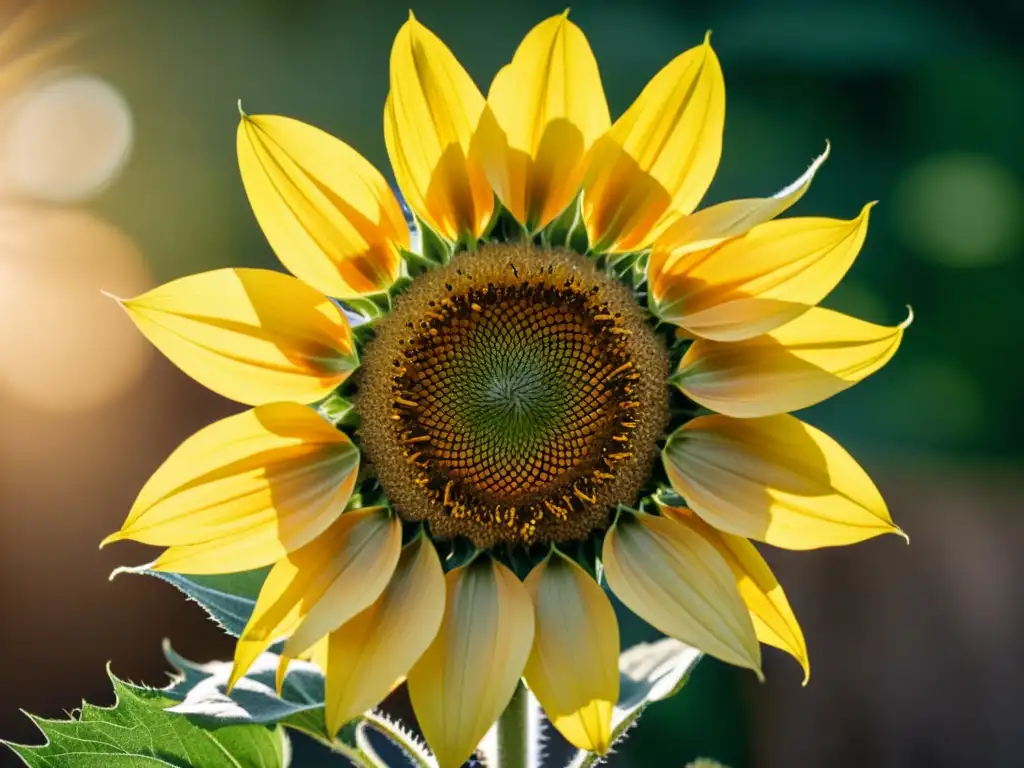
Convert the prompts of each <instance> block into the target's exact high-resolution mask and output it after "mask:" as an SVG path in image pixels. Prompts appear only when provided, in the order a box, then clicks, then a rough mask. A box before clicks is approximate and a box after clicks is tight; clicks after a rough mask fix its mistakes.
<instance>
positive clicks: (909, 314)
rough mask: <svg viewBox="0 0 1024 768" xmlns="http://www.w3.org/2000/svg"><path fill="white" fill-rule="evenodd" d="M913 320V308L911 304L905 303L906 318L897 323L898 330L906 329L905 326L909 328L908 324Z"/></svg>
mask: <svg viewBox="0 0 1024 768" xmlns="http://www.w3.org/2000/svg"><path fill="white" fill-rule="evenodd" d="M913 322H914V308H913V307H912V306H910V305H909V304H907V319H906V320H904V321H903V322H902V323H900V324H899V328H900V330H901V331H905V330H907V328H909V327H910V324H911V323H913Z"/></svg>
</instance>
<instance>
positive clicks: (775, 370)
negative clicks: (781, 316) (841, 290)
mask: <svg viewBox="0 0 1024 768" xmlns="http://www.w3.org/2000/svg"><path fill="white" fill-rule="evenodd" d="M904 327H905V326H904V325H902V324H901V325H898V326H895V327H888V326H883V325H875V324H874V323H868V322H865V321H863V320H858V319H857V318H854V317H850V316H849V315H844V314H842V313H841V312H835V311H833V310H831V309H822V308H820V307H812V308H811V309H809V310H807V311H806V312H805V313H804V314H802V315H801V316H800V317H799V318H797V319H796V320H793V321H792V322H790V323H787V324H786V325H783V326H782V327H780V328H777V329H775V330H774V331H772V332H771V333H767V334H764V335H762V336H755V337H754V338H752V339H746V340H745V341H738V342H731V343H730V342H720V341H708V340H706V339H697V340H696V341H695V342H694V343H693V344H692V345H691V346H690V348H689V349H688V350H687V351H686V354H685V355H684V356H683V359H682V360H681V361H680V363H679V370H678V371H677V372H676V374H675V375H674V376H673V377H672V382H673V383H674V384H675V385H676V386H678V387H679V389H680V390H682V392H683V393H684V394H685V395H686V396H687V397H689V398H690V399H692V400H694V401H696V402H697V403H700V404H701V405H703V406H704V407H705V408H710V409H711V410H713V411H718V412H719V413H724V414H725V415H726V416H735V417H737V418H752V417H757V416H772V415H775V414H777V413H787V412H789V411H795V410H799V409H800V408H806V407H808V406H811V405H814V404H815V403H820V402H821V401H822V400H825V399H827V398H829V397H832V395H835V394H838V393H839V392H842V391H843V390H844V389H848V388H849V387H852V386H853V385H854V384H856V383H857V382H858V381H860V380H861V379H864V378H867V377H868V376H870V375H871V374H872V373H874V372H875V371H877V370H878V369H880V368H881V367H882V366H883V365H885V364H886V363H887V362H888V361H889V359H890V358H891V357H892V356H893V355H894V354H896V349H897V348H898V347H899V345H900V340H901V339H902V338H903V329H904Z"/></svg>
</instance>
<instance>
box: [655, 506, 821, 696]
mask: <svg viewBox="0 0 1024 768" xmlns="http://www.w3.org/2000/svg"><path fill="white" fill-rule="evenodd" d="M661 511H662V514H664V515H665V516H666V517H667V518H668V519H670V520H675V521H677V522H678V523H680V524H681V525H685V526H687V527H688V528H690V529H691V530H693V531H696V532H697V533H699V534H700V535H701V536H703V537H704V538H705V539H707V540H708V541H709V542H710V543H711V544H712V546H714V548H715V549H717V550H718V553H719V554H720V555H721V556H722V558H723V559H724V560H725V562H726V564H727V565H728V566H729V569H730V570H731V571H732V572H733V575H734V576H735V577H736V586H737V588H738V589H739V591H740V598H741V599H742V600H743V602H744V603H745V604H746V606H747V609H748V610H749V611H750V618H751V621H753V623H754V631H755V632H756V633H757V639H758V640H760V641H761V642H762V643H767V644H768V645H771V646H774V647H775V648H780V649H782V650H783V651H785V652H786V653H788V654H790V655H791V656H792V657H793V658H795V659H796V660H797V661H798V662H800V666H801V667H803V670H804V684H805V685H806V684H807V679H808V678H809V677H810V675H811V665H810V661H809V660H808V657H807V644H806V643H805V642H804V633H803V631H802V630H801V629H800V624H799V622H797V620H796V616H795V615H793V609H792V608H790V607H789V600H788V599H787V598H786V593H785V592H784V591H783V590H782V586H781V585H780V584H779V582H778V580H777V579H776V578H775V574H774V573H772V570H771V568H769V567H768V563H766V562H765V561H764V558H763V557H761V554H760V553H759V552H758V551H757V549H756V548H755V547H754V545H753V544H751V543H750V542H749V541H747V540H746V539H744V538H743V537H741V536H733V535H732V534H728V533H722V532H721V531H718V530H715V529H714V528H712V527H711V526H710V525H708V524H707V523H705V522H704V521H703V520H701V519H700V518H699V517H697V516H696V515H694V514H693V513H692V512H690V510H688V509H675V508H673V507H662V508H661Z"/></svg>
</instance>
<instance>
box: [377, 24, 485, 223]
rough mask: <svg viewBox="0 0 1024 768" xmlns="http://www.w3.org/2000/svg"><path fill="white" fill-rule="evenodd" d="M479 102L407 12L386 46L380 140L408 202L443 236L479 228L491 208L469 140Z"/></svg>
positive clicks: (446, 54) (451, 60) (468, 81)
mask: <svg viewBox="0 0 1024 768" xmlns="http://www.w3.org/2000/svg"><path fill="white" fill-rule="evenodd" d="M484 109H485V103H484V97H483V96H482V95H481V94H480V90H479V89H478V88H477V87H476V84H475V83H474V82H473V80H472V78H470V76H469V75H468V74H467V73H466V70H464V69H463V68H462V65H460V64H459V62H458V60H456V58H455V56H453V55H452V52H451V51H450V50H449V49H448V47H447V46H446V45H445V44H444V43H442V42H441V41H440V40H439V39H438V38H437V36H436V35H434V33H433V32H431V31H430V30H429V29H427V28H426V27H424V26H423V25H422V24H420V23H419V22H418V21H417V20H416V18H415V17H414V16H413V15H412V13H410V14H409V20H408V21H407V22H406V23H405V24H403V25H402V28H401V29H400V30H399V31H398V35H397V36H396V37H395V42H394V45H393V46H392V48H391V92H390V93H389V94H388V99H387V104H386V105H385V108H384V140H385V143H386V144H387V149H388V156H389V157H390V158H391V165H392V167H393V168H394V171H395V178H396V179H397V180H398V186H399V187H400V188H401V190H402V194H403V195H404V196H405V200H406V202H407V203H408V204H409V207H410V208H412V210H413V211H415V212H416V214H417V215H418V216H420V217H421V218H422V219H423V220H424V221H426V222H427V224H429V225H430V226H431V227H432V228H433V229H435V230H436V231H437V232H439V233H440V234H442V235H444V236H445V237H447V238H449V239H450V240H456V239H458V238H460V237H464V236H465V235H466V234H467V233H469V234H472V235H474V236H479V235H481V234H482V233H483V231H484V229H485V228H486V227H487V223H488V221H489V220H490V217H491V213H492V212H493V210H494V194H493V193H492V192H491V187H490V185H489V184H488V183H487V178H486V176H485V174H484V170H483V166H482V164H481V160H480V152H481V149H480V147H479V145H478V144H477V141H476V139H477V136H478V133H477V131H478V128H479V126H480V119H481V116H482V115H483V113H484Z"/></svg>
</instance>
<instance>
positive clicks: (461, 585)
mask: <svg viewBox="0 0 1024 768" xmlns="http://www.w3.org/2000/svg"><path fill="white" fill-rule="evenodd" d="M445 582H446V584H447V600H446V603H445V611H444V621H443V622H442V624H441V630H440V632H438V634H437V637H435V638H434V641H433V642H432V643H431V645H430V647H429V648H428V649H427V651H426V653H424V654H423V656H421V657H420V660H419V661H418V662H416V664H415V666H413V668H412V669H411V670H410V671H409V697H410V698H411V699H412V706H413V709H414V710H415V712H416V719H417V720H418V721H419V724H420V728H421V729H422V731H423V735H424V736H425V737H426V739H427V743H428V744H429V745H430V748H431V749H432V750H433V751H434V754H435V755H436V756H437V761H438V763H439V764H440V768H458V767H459V766H461V765H462V764H463V762H464V761H465V760H466V758H468V757H469V755H470V753H471V752H472V751H473V750H474V749H476V745H477V744H479V743H480V740H481V739H482V738H483V737H484V734H485V733H487V730H488V729H489V728H490V727H491V725H492V724H493V723H494V722H495V721H496V720H497V719H498V716H499V715H500V714H501V713H502V712H503V711H504V709H505V707H506V706H507V705H508V702H509V701H510V700H511V698H512V694H513V693H514V692H515V689H516V685H517V684H518V683H519V678H520V677H522V674H523V668H524V667H525V666H526V659H527V658H528V657H529V655H530V647H531V646H532V644H533V604H532V603H531V601H530V595H529V593H528V592H527V591H526V589H525V588H524V587H523V585H522V584H521V583H520V581H519V579H517V578H516V577H515V575H514V574H513V573H512V571H510V570H509V569H508V568H506V567H505V566H503V565H501V564H500V563H497V562H494V561H493V560H491V559H489V558H480V559H478V560H476V561H474V562H473V563H471V564H470V565H467V566H465V567H463V568H456V569H455V570H453V571H450V572H449V573H448V574H447V576H446V577H445Z"/></svg>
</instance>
